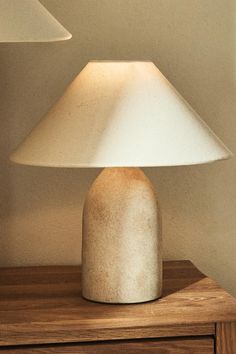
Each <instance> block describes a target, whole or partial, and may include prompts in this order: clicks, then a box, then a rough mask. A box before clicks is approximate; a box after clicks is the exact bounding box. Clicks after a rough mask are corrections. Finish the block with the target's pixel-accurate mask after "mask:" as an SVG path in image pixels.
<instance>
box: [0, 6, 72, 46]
mask: <svg viewBox="0 0 236 354" xmlns="http://www.w3.org/2000/svg"><path fill="white" fill-rule="evenodd" d="M69 38H71V34H70V33H69V32H68V31H67V30H66V29H65V28H64V27H63V26H62V25H61V24H60V23H59V22H58V21H57V20H56V19H55V18H54V17H53V16H52V15H51V14H50V13H49V12H48V11H47V10H46V9H45V7H44V6H43V5H41V4H40V2H39V1H38V0H0V42H51V41H61V40H65V39H69Z"/></svg>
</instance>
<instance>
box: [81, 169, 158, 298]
mask: <svg viewBox="0 0 236 354" xmlns="http://www.w3.org/2000/svg"><path fill="white" fill-rule="evenodd" d="M161 246H162V242H161V222H160V213H159V209H158V204H157V199H156V195H155V192H154V188H153V186H152V184H151V182H150V181H149V179H148V178H147V177H146V176H145V174H144V173H143V171H142V170H141V169H139V168H106V169H104V170H103V171H102V172H101V173H100V174H99V176H98V177H97V178H96V180H95V181H94V183H93V184H92V186H91V188H90V190H89V192H88V195H87V198H86V201H85V204H84V211H83V244H82V269H83V271H82V292H83V296H84V297H85V298H87V299H89V300H93V301H98V302H105V303H139V302H145V301H150V300H154V299H156V298H158V297H160V296H161V291H162V249H161V248H162V247H161Z"/></svg>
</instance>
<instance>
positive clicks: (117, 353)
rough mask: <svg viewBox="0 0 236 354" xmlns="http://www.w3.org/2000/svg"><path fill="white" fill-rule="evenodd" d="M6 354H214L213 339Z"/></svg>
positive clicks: (71, 346)
mask: <svg viewBox="0 0 236 354" xmlns="http://www.w3.org/2000/svg"><path fill="white" fill-rule="evenodd" d="M0 352H1V354H2V353H5V354H16V353H17V354H30V353H32V354H36V353H37V354H41V353H42V354H46V353H47V354H50V353H54V354H62V353H70V354H173V353H174V354H214V340H213V338H210V337H207V338H196V339H195V338H194V339H170V340H158V341H157V340H145V341H114V342H107V343H99V342H97V343H93V344H83V345H79V344H78V345H76V344H67V345H56V346H53V345H48V346H38V347H36V346H35V347H31V348H27V347H24V348H18V349H16V348H14V349H7V348H5V349H4V350H3V351H1V350H0Z"/></svg>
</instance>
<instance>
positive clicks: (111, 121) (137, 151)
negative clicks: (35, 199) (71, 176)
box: [11, 61, 231, 167]
mask: <svg viewBox="0 0 236 354" xmlns="http://www.w3.org/2000/svg"><path fill="white" fill-rule="evenodd" d="M230 156H231V152H230V151H229V150H228V149H227V148H226V147H225V145H224V144H223V143H222V142H221V141H220V140H219V138H218V137H217V136H216V135H215V134H214V133H213V132H212V130H210V128H209V127H208V126H207V125H206V123H204V121H203V120H202V119H201V118H200V117H199V115H198V114H197V113H196V112H195V111H194V110H193V109H192V108H191V107H190V105H189V104H188V103H187V102H186V101H185V100H184V99H183V97H182V96H181V95H180V94H179V93H178V92H177V91H176V90H175V88H174V87H173V86H172V85H171V84H170V83H169V82H168V80H167V79H166V78H165V77H164V76H163V75H162V74H161V72H160V71H159V70H158V69H157V67H156V66H155V65H154V64H153V63H152V62H138V61H137V62H125V61H121V62H109V61H102V62H99V61H97V62H89V63H88V64H87V66H86V67H85V68H84V69H83V70H82V72H81V73H80V74H79V75H78V76H77V77H76V79H75V80H74V81H73V82H72V83H71V84H70V85H69V87H68V88H67V90H66V91H65V93H64V95H63V96H62V97H61V98H60V99H59V101H58V102H57V103H56V104H55V105H54V107H53V108H52V109H51V110H50V111H49V113H48V114H47V115H46V117H45V118H44V119H43V120H42V121H41V122H40V123H39V124H38V125H37V126H36V128H34V129H33V131H32V132H31V134H30V135H29V136H28V137H27V138H26V140H25V141H24V142H23V143H22V144H21V145H20V146H19V147H18V149H17V150H16V151H15V152H14V153H13V155H12V156H11V160H13V161H15V162H18V163H22V164H27V165H38V166H54V167H121V166H122V167H129V166H130V167H136V166H140V167H144V166H174V165H192V164H200V163H207V162H212V161H215V160H220V159H225V158H228V157H230Z"/></svg>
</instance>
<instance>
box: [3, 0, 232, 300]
mask: <svg viewBox="0 0 236 354" xmlns="http://www.w3.org/2000/svg"><path fill="white" fill-rule="evenodd" d="M42 3H43V4H44V5H45V6H46V7H47V8H48V9H49V11H51V12H52V13H53V14H54V15H55V16H56V17H57V18H58V19H59V20H60V21H61V22H62V23H63V24H64V25H65V27H67V28H68V30H69V31H70V32H72V33H73V39H72V40H70V41H68V42H61V43H49V44H0V78H1V79H0V132H1V138H0V139H1V154H0V159H1V167H0V171H1V172H0V176H1V187H0V188H1V189H0V192H1V198H0V200H1V202H0V203H1V207H0V212H1V224H0V227H1V233H0V265H1V266H18V265H30V264H33V265H36V264H74V263H79V262H80V249H81V237H80V235H81V207H82V202H83V199H84V196H85V193H86V190H87V188H88V186H89V184H90V183H91V181H92V180H93V179H94V177H95V176H96V174H97V173H98V171H97V170H86V169H85V170H82V169H81V170H80V169H74V170H72V169H68V170H66V169H65V170H63V169H50V168H38V167H25V166H17V165H11V164H10V163H9V162H8V160H7V158H8V155H9V153H10V151H11V150H12V149H13V148H14V147H15V146H16V145H17V144H18V143H19V142H20V141H21V140H22V139H23V138H24V137H25V136H26V134H27V133H28V132H29V131H30V130H31V128H32V127H33V126H34V125H35V123H36V122H37V121H38V120H39V119H40V118H41V117H42V116H43V115H44V113H45V112H47V110H48V109H49V107H50V106H51V105H52V103H53V102H54V101H55V100H56V99H57V98H58V97H59V96H60V95H61V93H62V92H63V90H64V89H65V87H66V86H67V84H68V83H69V82H70V81H71V80H72V79H73V77H74V76H75V75H76V74H77V73H78V72H79V71H80V70H81V69H82V67H83V66H84V65H85V64H86V63H87V61H88V60H90V59H150V60H153V61H154V62H155V63H156V64H157V66H158V67H159V68H160V69H161V71H162V72H163V73H164V74H165V75H166V76H167V78H168V79H169V80H170V81H171V82H172V83H173V84H174V85H175V86H176V88H177V89H178V90H179V91H180V92H181V93H182V94H183V95H184V96H185V98H186V99H187V100H188V101H189V102H190V103H191V104H192V106H193V107H194V108H195V109H196V110H197V111H198V112H199V113H200V114H201V115H202V117H203V118H204V119H205V120H206V122H207V123H208V124H209V125H210V126H211V127H212V128H213V130H215V132H216V133H217V134H218V135H219V136H220V137H221V138H222V139H223V141H224V142H225V143H226V144H227V145H228V146H229V148H231V150H232V151H235V150H236V149H235V147H236V141H235V135H236V120H235V114H236V99H235V98H236V88H235V83H236V72H235V62H236V59H235V55H236V32H235V31H236V28H235V20H234V19H235V18H236V8H235V6H234V5H233V3H234V1H233V0H231V1H230V0H225V1H222V0H112V1H111V0H42ZM95 118H96V117H95ZM235 161H236V160H235V159H232V160H230V161H225V162H218V163H215V164H212V165H203V166H191V167H184V168H182V167H178V168H159V169H158V168H153V169H147V170H146V172H147V174H148V175H149V176H150V177H151V179H152V181H153V182H154V184H155V185H156V187H157V189H158V191H159V197H160V202H161V205H162V211H163V226H164V230H163V233H164V234H163V237H164V248H165V258H168V259H178V258H189V259H191V260H193V261H194V262H195V264H196V265H197V266H198V267H199V268H200V269H202V270H203V271H204V272H206V273H207V274H209V275H211V276H212V277H214V278H215V279H217V280H218V281H219V282H220V283H221V284H222V285H223V286H224V287H225V288H227V289H228V290H230V291H231V292H232V293H233V294H234V295H236V217H235V213H236V183H235V182H236V181H235V172H236V162H235Z"/></svg>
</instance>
